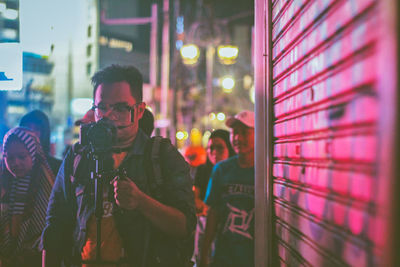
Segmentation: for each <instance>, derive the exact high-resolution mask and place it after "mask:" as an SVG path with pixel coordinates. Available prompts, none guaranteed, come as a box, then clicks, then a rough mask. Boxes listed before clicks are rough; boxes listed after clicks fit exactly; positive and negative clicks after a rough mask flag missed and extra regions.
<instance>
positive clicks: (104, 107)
mask: <svg viewBox="0 0 400 267" xmlns="http://www.w3.org/2000/svg"><path fill="white" fill-rule="evenodd" d="M140 104H141V102H139V103H136V104H135V105H133V106H129V105H128V104H126V103H117V104H112V105H108V104H103V103H100V104H99V105H93V106H92V109H93V110H94V112H95V113H96V116H103V115H104V114H106V113H107V112H108V111H109V110H111V113H112V114H114V115H115V116H117V117H118V118H119V119H125V118H126V117H128V116H130V114H131V112H132V111H133V110H134V109H135V108H136V107H137V106H139V105H140Z"/></svg>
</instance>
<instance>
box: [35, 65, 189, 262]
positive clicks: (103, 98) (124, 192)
mask: <svg viewBox="0 0 400 267" xmlns="http://www.w3.org/2000/svg"><path fill="white" fill-rule="evenodd" d="M92 83H93V85H94V91H93V95H94V105H93V110H94V117H95V121H96V123H95V124H97V125H99V124H100V123H103V124H104V125H112V127H114V129H116V137H115V138H114V139H115V141H114V142H113V143H112V144H111V146H110V147H111V150H110V152H109V153H104V152H102V153H103V154H102V157H103V162H104V164H103V166H104V169H107V168H108V170H110V171H108V172H104V173H103V174H101V175H100V176H97V179H98V181H97V182H99V181H100V179H103V180H101V182H102V183H103V184H102V185H103V187H104V188H103V189H104V190H102V191H103V192H102V195H103V203H102V207H103V209H102V210H101V218H100V219H101V220H100V221H101V223H99V221H98V220H97V221H96V218H95V217H96V216H97V215H95V201H94V198H95V197H94V195H95V191H96V190H95V189H94V188H95V187H94V186H93V184H94V182H93V180H95V179H91V170H93V168H92V167H91V164H93V163H92V162H90V160H88V159H87V157H86V155H84V154H85V153H86V152H85V151H88V150H85V149H84V147H85V146H86V144H81V148H79V149H76V150H75V151H70V153H69V154H67V155H66V158H65V159H64V162H63V164H62V166H61V168H60V172H59V173H58V175H57V178H56V182H55V185H54V188H53V191H52V194H51V197H50V201H49V207H48V211H47V218H46V227H45V230H44V231H43V236H42V243H43V248H44V257H43V258H44V261H45V264H46V265H45V266H60V263H61V261H62V260H64V264H66V265H80V263H82V262H83V263H85V264H87V265H85V266H105V265H104V263H107V262H108V263H110V265H106V266H186V263H187V261H186V259H185V257H184V255H182V254H183V253H182V250H181V249H180V244H181V243H182V242H181V241H182V240H185V238H187V237H188V236H190V235H191V234H192V233H193V231H194V229H195V224H196V216H195V208H194V200H193V193H192V191H191V180H190V176H189V168H188V165H187V163H186V162H185V160H184V159H183V157H182V156H181V155H180V154H179V152H178V151H177V150H176V149H175V148H174V147H173V146H172V145H171V143H170V142H168V143H165V142H164V143H162V144H161V147H160V167H161V173H162V178H163V184H162V186H163V187H162V193H161V196H158V197H155V196H153V195H152V187H154V186H153V185H152V184H151V182H150V180H151V178H150V177H149V176H150V174H149V171H147V170H146V167H145V164H147V163H146V161H148V160H147V159H146V157H145V154H146V153H147V152H146V148H147V147H148V143H149V142H151V139H150V138H149V137H148V136H146V135H145V134H144V133H143V132H142V131H141V130H140V129H139V128H138V121H139V119H140V118H141V117H142V115H143V112H144V109H145V103H143V102H142V85H143V81H142V75H141V74H140V72H139V71H138V70H137V69H136V68H134V67H123V66H118V65H112V66H110V67H107V68H105V69H103V70H100V71H99V72H97V73H96V74H95V75H94V76H93V77H92ZM93 127H95V126H93ZM93 129H95V128H93ZM96 131H97V130H96ZM94 136H95V135H94ZM87 138H88V139H89V142H90V141H93V142H97V143H99V142H100V143H101V142H103V141H99V140H90V139H91V138H95V137H91V136H88V137H87ZM110 142H111V140H110ZM93 147H94V146H92V149H91V151H92V153H93V150H96V149H95V148H93ZM77 151H78V152H77ZM79 151H80V152H79ZM82 151H84V152H83V153H82ZM78 153H80V155H79V154H78ZM107 165H109V166H108V167H107ZM97 169H98V167H97ZM122 169H123V170H124V174H123V175H122V174H116V173H117V172H116V171H115V170H122ZM107 173H108V174H107ZM119 173H120V172H119ZM107 176H108V177H107ZM92 177H93V171H92ZM96 188H97V187H96ZM96 210H97V209H96ZM96 212H97V211H96ZM96 224H100V225H101V228H100V230H99V227H98V226H97V225H96ZM98 233H100V240H101V246H100V249H99V248H97V244H98V241H97V238H98V237H97V234H98ZM98 251H100V255H97V252H98ZM118 264H120V265H118ZM122 264H125V265H122Z"/></svg>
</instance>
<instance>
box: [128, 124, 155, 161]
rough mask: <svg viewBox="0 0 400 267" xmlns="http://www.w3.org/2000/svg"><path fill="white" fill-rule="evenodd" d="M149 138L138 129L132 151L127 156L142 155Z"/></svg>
mask: <svg viewBox="0 0 400 267" xmlns="http://www.w3.org/2000/svg"><path fill="white" fill-rule="evenodd" d="M149 139H150V137H148V136H147V135H146V134H145V133H144V132H143V131H142V130H141V129H138V132H137V135H136V138H135V140H133V144H132V149H131V151H130V153H129V154H133V155H144V151H145V148H146V144H147V142H148V140H149Z"/></svg>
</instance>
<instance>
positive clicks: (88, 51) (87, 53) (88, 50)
mask: <svg viewBox="0 0 400 267" xmlns="http://www.w3.org/2000/svg"><path fill="white" fill-rule="evenodd" d="M91 55H92V45H91V44H90V45H88V46H87V47H86V56H87V57H90V56H91Z"/></svg>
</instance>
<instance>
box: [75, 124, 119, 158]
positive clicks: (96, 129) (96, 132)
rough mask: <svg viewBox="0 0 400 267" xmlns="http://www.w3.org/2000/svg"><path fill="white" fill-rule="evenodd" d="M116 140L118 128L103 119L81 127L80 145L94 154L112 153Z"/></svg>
mask: <svg viewBox="0 0 400 267" xmlns="http://www.w3.org/2000/svg"><path fill="white" fill-rule="evenodd" d="M116 139H117V128H116V127H115V125H114V124H113V123H112V121H110V120H107V119H101V120H99V121H98V122H92V123H87V124H82V125H81V126H80V133H79V144H80V145H81V146H82V147H86V148H88V149H90V151H91V152H92V153H94V154H101V153H107V152H110V151H111V149H112V147H113V145H114V144H115V143H116Z"/></svg>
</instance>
